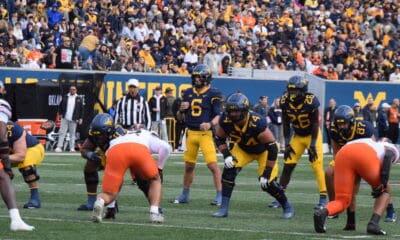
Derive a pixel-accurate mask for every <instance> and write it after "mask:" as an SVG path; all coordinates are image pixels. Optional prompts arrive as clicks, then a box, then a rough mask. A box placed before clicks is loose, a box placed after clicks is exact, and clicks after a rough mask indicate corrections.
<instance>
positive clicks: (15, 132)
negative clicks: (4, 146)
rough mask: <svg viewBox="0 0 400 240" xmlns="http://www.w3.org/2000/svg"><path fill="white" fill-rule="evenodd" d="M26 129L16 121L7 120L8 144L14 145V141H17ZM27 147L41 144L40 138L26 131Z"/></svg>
mask: <svg viewBox="0 0 400 240" xmlns="http://www.w3.org/2000/svg"><path fill="white" fill-rule="evenodd" d="M24 131H25V129H24V128H23V127H21V126H20V125H18V124H17V123H15V122H11V121H8V122H7V138H8V145H9V146H10V147H12V146H13V145H14V142H15V141H17V140H18V139H19V138H20V137H21V136H22V134H23V132H24ZM25 139H26V147H28V148H29V147H33V146H35V145H37V144H39V140H38V139H37V138H36V137H34V136H32V135H30V134H29V133H26V137H25Z"/></svg>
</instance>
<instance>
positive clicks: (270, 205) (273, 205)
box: [268, 200, 282, 208]
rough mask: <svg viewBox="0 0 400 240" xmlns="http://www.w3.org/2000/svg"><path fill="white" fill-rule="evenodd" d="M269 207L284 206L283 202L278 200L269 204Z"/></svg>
mask: <svg viewBox="0 0 400 240" xmlns="http://www.w3.org/2000/svg"><path fill="white" fill-rule="evenodd" d="M268 207H269V208H280V207H282V206H281V204H280V203H279V202H278V201H276V200H275V201H273V202H271V203H270V204H269V205H268Z"/></svg>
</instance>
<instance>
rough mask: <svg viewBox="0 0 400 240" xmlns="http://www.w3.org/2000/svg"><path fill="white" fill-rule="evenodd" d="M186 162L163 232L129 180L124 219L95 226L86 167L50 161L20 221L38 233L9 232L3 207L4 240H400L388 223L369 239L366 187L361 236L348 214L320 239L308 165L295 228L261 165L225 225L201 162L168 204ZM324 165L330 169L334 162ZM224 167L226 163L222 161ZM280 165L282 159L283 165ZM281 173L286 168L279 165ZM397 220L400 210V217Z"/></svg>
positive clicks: (24, 195)
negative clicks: (263, 185)
mask: <svg viewBox="0 0 400 240" xmlns="http://www.w3.org/2000/svg"><path fill="white" fill-rule="evenodd" d="M181 158H182V157H181V156H178V155H174V156H172V157H171V158H170V159H169V161H168V163H167V165H166V167H165V169H164V188H163V194H164V195H163V202H162V207H163V208H164V213H165V223H164V224H162V225H161V224H159V225H156V224H150V223H149V222H148V218H149V213H148V212H149V207H148V204H147V202H146V200H145V198H144V196H143V195H142V193H141V192H140V191H139V190H138V189H137V187H136V186H133V185H131V184H130V181H129V178H128V177H127V178H126V181H125V185H124V186H123V189H122V192H121V196H120V199H119V205H120V212H119V213H118V215H117V218H116V219H115V220H109V221H107V220H105V221H103V223H100V224H98V223H97V224H95V223H92V222H91V221H90V214H91V213H90V212H79V211H76V208H77V207H78V206H79V205H80V204H82V203H83V202H84V201H85V200H86V192H85V185H84V180H83V172H82V169H83V165H84V160H83V159H81V158H80V157H79V156H78V155H77V154H75V155H54V154H48V155H47V156H46V158H45V160H44V162H43V164H42V165H41V166H40V167H39V173H40V175H41V180H40V183H41V197H42V208H41V209H32V210H27V209H20V211H21V215H22V217H23V219H24V220H25V221H26V222H27V223H28V224H32V225H34V226H35V227H36V230H35V231H34V232H14V233H13V232H10V231H9V219H8V212H7V210H6V208H5V205H4V203H1V206H2V208H1V209H2V211H1V213H0V239H29V240H30V239H41V240H43V239H74V240H79V239H85V240H86V239H94V240H97V239H113V240H114V239H163V240H165V239H185V240H186V239H190V240H196V239H207V240H212V239H218V240H220V239H290V240H294V239H357V238H371V239H372V238H374V239H399V238H400V227H399V223H384V222H383V221H381V226H382V227H383V228H384V230H386V231H387V233H388V235H387V236H385V237H381V238H379V237H376V236H370V235H367V234H366V224H367V222H368V220H369V218H370V216H371V209H372V204H373V199H372V197H370V188H369V187H368V186H366V185H365V184H363V185H362V187H361V190H360V193H359V195H358V198H357V200H358V201H357V206H358V208H357V213H356V219H357V230H356V231H354V232H345V231H342V228H343V227H344V224H345V214H341V215H340V217H339V219H335V220H327V228H328V230H327V233H326V234H316V233H315V232H314V228H313V220H312V216H313V211H314V210H313V207H314V205H315V204H316V203H317V201H318V198H319V196H318V194H317V189H316V183H315V180H314V176H313V174H312V172H311V169H310V168H309V167H308V160H307V159H303V160H302V161H301V164H299V165H298V167H297V168H296V170H295V172H294V175H293V178H292V181H291V183H290V185H289V188H288V190H287V195H288V197H289V199H290V201H291V202H292V204H293V206H294V207H295V209H296V215H295V217H294V218H293V219H291V220H284V219H282V218H281V213H282V212H281V211H282V210H281V209H269V208H268V207H267V205H268V203H269V202H271V201H272V198H271V197H270V196H269V195H267V194H266V193H264V192H262V191H261V190H260V187H259V184H258V181H257V176H256V164H251V165H249V166H247V168H245V169H243V171H242V172H241V173H240V175H239V176H238V178H237V185H236V188H235V191H234V193H233V196H232V200H231V206H230V215H229V217H228V218H224V219H216V218H213V217H211V215H212V213H213V212H214V211H215V210H216V209H217V207H215V206H211V205H209V202H210V201H211V200H212V199H213V197H214V194H215V192H214V187H213V184H212V180H211V175H210V173H209V171H208V169H207V168H206V167H205V165H204V164H203V161H200V164H199V165H198V167H197V169H196V174H197V175H196V177H195V180H194V183H193V185H192V190H191V202H190V203H189V204H184V205H174V204H171V203H169V201H170V200H171V199H173V198H174V197H175V196H177V195H178V194H180V192H181V184H182V173H183V162H182V159H181ZM329 160H330V158H329V157H327V158H326V160H325V164H327V163H328V162H329ZM221 161H222V160H221ZM280 163H282V157H280ZM280 165H281V164H280ZM221 168H222V164H221ZM14 172H15V173H16V177H15V179H14V180H13V182H14V186H15V188H16V190H17V198H18V203H19V206H22V205H23V204H24V203H25V201H26V200H27V199H28V189H27V187H26V185H25V183H24V182H23V180H22V177H21V176H20V174H19V172H17V171H15V170H14ZM391 179H392V180H396V181H398V180H400V166H395V167H394V168H393V170H392V173H391ZM393 195H394V202H395V206H397V207H398V206H400V186H399V185H395V186H394V187H393ZM397 211H398V213H399V214H400V209H397Z"/></svg>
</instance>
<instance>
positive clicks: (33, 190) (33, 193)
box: [31, 188, 40, 201]
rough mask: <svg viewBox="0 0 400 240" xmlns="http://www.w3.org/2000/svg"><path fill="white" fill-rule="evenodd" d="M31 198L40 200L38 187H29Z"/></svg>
mask: <svg viewBox="0 0 400 240" xmlns="http://www.w3.org/2000/svg"><path fill="white" fill-rule="evenodd" d="M31 199H32V200H37V201H40V198H39V189H38V188H31Z"/></svg>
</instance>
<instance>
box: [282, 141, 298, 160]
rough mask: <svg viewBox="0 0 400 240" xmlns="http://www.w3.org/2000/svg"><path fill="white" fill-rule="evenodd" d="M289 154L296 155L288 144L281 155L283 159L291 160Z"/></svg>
mask: <svg viewBox="0 0 400 240" xmlns="http://www.w3.org/2000/svg"><path fill="white" fill-rule="evenodd" d="M291 153H293V154H296V152H295V151H294V150H293V148H292V146H290V144H288V145H286V147H285V152H284V153H283V158H284V159H292V157H291V156H290V154H291Z"/></svg>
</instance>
